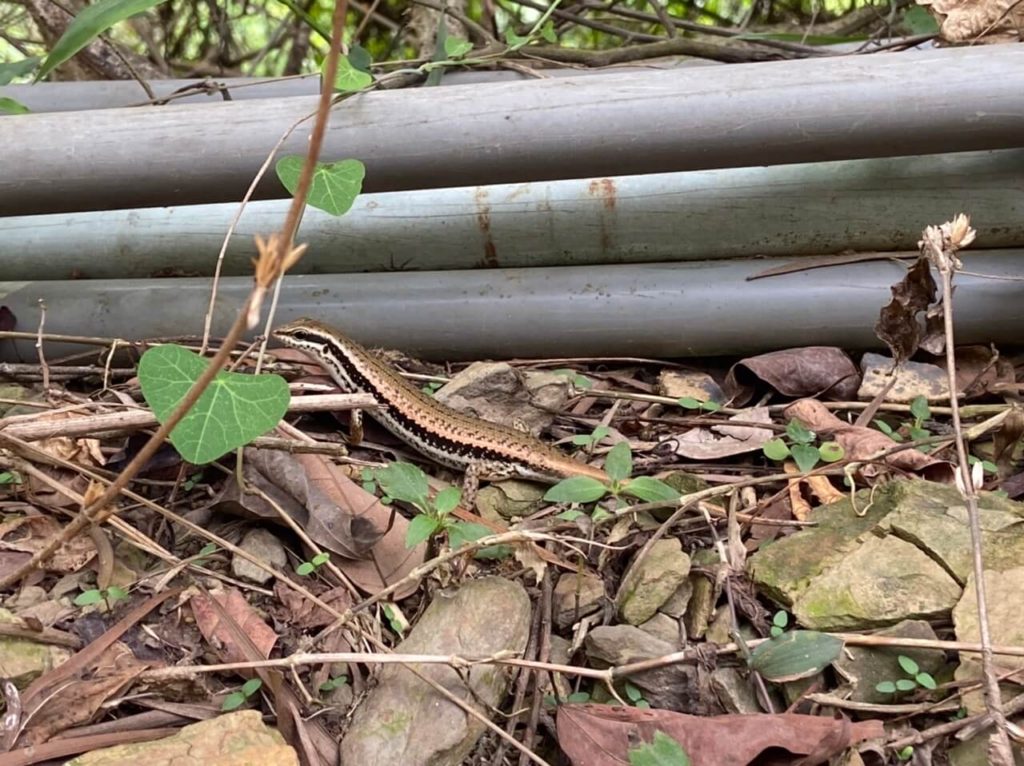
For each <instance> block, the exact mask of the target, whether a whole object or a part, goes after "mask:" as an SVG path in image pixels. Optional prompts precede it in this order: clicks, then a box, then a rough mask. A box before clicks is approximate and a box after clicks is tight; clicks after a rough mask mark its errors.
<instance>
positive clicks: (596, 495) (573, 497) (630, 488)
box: [544, 442, 679, 519]
mask: <svg viewBox="0 0 1024 766" xmlns="http://www.w3.org/2000/svg"><path fill="white" fill-rule="evenodd" d="M604 470H605V473H607V474H608V478H609V479H611V484H605V483H604V482H602V481H599V480H598V479H594V478H592V477H590V476H570V477H569V478H568V479H563V480H562V481H560V482H558V484H556V485H555V486H553V487H551V489H549V490H548V491H547V493H545V495H544V499H545V500H547V501H548V502H549V503H594V502H597V501H598V500H600V499H601V498H603V497H605V496H606V495H611V496H612V497H615V498H621V497H622V496H624V495H628V496H629V497H635V498H636V499H638V500H641V501H643V502H645V503H657V502H669V501H672V500H678V499H679V492H678V490H676V489H674V488H673V487H670V486H669V485H668V484H666V483H665V482H663V481H661V480H660V479H655V478H652V477H650V476H638V477H636V478H635V479H631V478H629V475H630V474H631V473H632V472H633V453H632V450H630V448H629V444H628V443H627V442H619V443H618V444H616V445H615V446H614V447H612V448H611V449H610V450H609V451H608V454H607V456H605V461H604ZM594 518H595V519H596V518H599V516H598V514H596V513H595V515H594Z"/></svg>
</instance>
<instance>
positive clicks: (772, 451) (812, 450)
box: [761, 418, 845, 473]
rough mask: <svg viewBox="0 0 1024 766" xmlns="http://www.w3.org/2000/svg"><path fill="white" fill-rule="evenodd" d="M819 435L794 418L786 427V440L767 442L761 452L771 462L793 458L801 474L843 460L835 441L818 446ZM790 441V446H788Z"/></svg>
mask: <svg viewBox="0 0 1024 766" xmlns="http://www.w3.org/2000/svg"><path fill="white" fill-rule="evenodd" d="M817 438H818V435H817V434H816V433H814V431H811V430H809V429H808V428H807V427H806V426H805V425H804V424H803V423H801V422H800V421H799V420H797V419H796V418H794V419H793V420H791V421H789V425H787V426H786V436H785V438H775V439H771V440H769V441H767V442H765V444H764V446H763V447H762V448H761V451H762V452H763V453H764V456H765V457H766V458H768V459H769V460H780V461H781V460H785V459H786V458H787V457H791V458H793V462H795V463H796V466H797V468H799V469H800V471H801V473H807V472H808V471H810V470H812V469H813V468H814V466H816V465H817V464H818V463H819V462H826V463H834V462H836V461H837V460H842V459H843V456H844V454H845V453H844V452H843V448H842V447H841V446H839V444H838V443H836V442H834V441H826V442H822V443H821V444H820V445H816V444H815V443H814V442H815V441H817ZM787 441H788V444H787Z"/></svg>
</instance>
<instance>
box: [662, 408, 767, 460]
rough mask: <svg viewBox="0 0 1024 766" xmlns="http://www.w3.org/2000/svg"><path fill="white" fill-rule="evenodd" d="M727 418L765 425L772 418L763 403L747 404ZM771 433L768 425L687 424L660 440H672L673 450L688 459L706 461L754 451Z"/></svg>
mask: <svg viewBox="0 0 1024 766" xmlns="http://www.w3.org/2000/svg"><path fill="white" fill-rule="evenodd" d="M729 420H738V421H741V422H744V421H745V422H751V423H765V424H766V425H770V424H771V422H772V418H771V415H770V414H769V412H768V409H767V408H765V407H751V408H750V409H746V410H743V411H742V412H741V413H739V414H737V415H733V416H731V417H730V418H729ZM726 422H727V421H726ZM774 436H775V432H774V431H772V430H771V429H770V428H757V427H756V426H747V425H742V426H730V425H725V424H722V425H715V426H710V427H700V428H691V429H689V430H687V431H684V432H683V433H681V434H679V435H678V436H668V437H665V439H663V440H662V444H672V445H673V452H675V453H676V454H677V455H681V456H682V457H685V458H688V459H690V460H706V461H710V460H721V459H722V458H724V457H732V456H733V455H742V454H744V453H747V452H755V451H757V450H759V449H761V448H762V447H763V446H764V445H765V443H766V442H768V441H769V440H770V439H771V438H772V437H774Z"/></svg>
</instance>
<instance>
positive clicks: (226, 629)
mask: <svg viewBox="0 0 1024 766" xmlns="http://www.w3.org/2000/svg"><path fill="white" fill-rule="evenodd" d="M211 597H212V598H214V599H216V600H217V603H218V604H220V605H221V607H223V609H224V612H226V613H227V615H228V617H230V618H231V619H232V620H234V622H235V623H236V624H237V625H238V627H239V629H240V630H241V631H242V632H243V633H244V634H245V635H246V636H248V637H249V640H250V641H251V642H252V643H253V645H254V646H255V647H256V650H257V651H258V652H259V654H260V656H261V657H263V658H264V659H266V658H267V657H269V656H270V650H271V649H273V648H274V644H275V643H276V642H277V634H276V633H274V631H273V629H272V628H271V627H270V626H269V625H267V624H266V623H265V622H264V621H263V619H262V618H261V617H260V616H259V614H257V613H256V610H255V609H253V608H252V606H250V605H249V602H248V601H246V600H245V596H243V595H242V594H241V592H239V591H238V590H236V589H234V588H225V589H224V590H222V591H218V592H216V593H212V594H210V597H207V596H206V595H205V594H203V593H196V594H195V595H193V596H192V598H191V600H190V601H189V603H190V604H191V605H192V614H194V615H195V618H196V627H198V628H199V631H200V632H201V633H202V634H203V637H204V638H206V640H207V641H208V642H209V643H210V645H211V646H212V647H213V648H214V649H215V650H216V651H217V653H218V654H219V655H220V656H221V659H222V660H223V661H224V662H246V661H249V660H252V659H253V658H252V657H251V656H249V655H250V652H248V651H246V649H245V647H242V646H239V644H238V640H237V639H236V634H235V631H234V630H232V628H231V626H229V625H227V624H225V622H224V618H223V617H222V613H221V611H220V610H219V609H217V607H216V606H214V605H213V604H211V603H210V598H211Z"/></svg>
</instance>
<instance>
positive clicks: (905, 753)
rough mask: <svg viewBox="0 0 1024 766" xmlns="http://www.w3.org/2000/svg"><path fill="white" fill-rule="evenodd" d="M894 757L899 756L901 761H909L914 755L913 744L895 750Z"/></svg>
mask: <svg viewBox="0 0 1024 766" xmlns="http://www.w3.org/2000/svg"><path fill="white" fill-rule="evenodd" d="M896 757H897V758H899V759H900V760H901V761H909V760H910V759H911V758H913V757H914V746H913V745H907V746H906V747H905V748H903V749H902V750H897V751H896Z"/></svg>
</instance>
